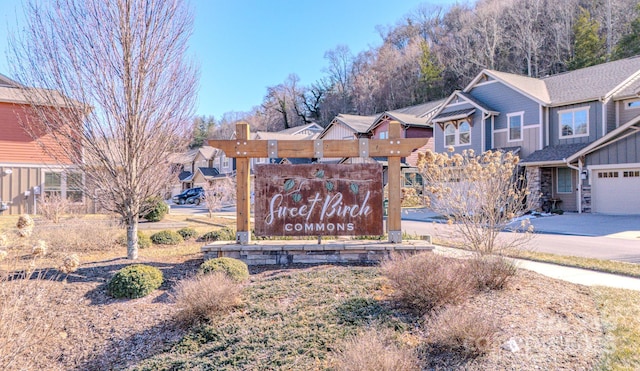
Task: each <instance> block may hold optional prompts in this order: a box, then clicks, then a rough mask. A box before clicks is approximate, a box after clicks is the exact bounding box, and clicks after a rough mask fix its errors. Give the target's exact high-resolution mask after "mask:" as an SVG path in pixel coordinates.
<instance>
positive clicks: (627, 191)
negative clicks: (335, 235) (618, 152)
mask: <svg viewBox="0 0 640 371" xmlns="http://www.w3.org/2000/svg"><path fill="white" fill-rule="evenodd" d="M591 174H592V176H593V184H592V187H591V188H592V189H591V201H592V204H593V211H594V212H597V213H604V214H640V168H629V169H624V168H623V169H602V170H593V171H592V173H591Z"/></svg>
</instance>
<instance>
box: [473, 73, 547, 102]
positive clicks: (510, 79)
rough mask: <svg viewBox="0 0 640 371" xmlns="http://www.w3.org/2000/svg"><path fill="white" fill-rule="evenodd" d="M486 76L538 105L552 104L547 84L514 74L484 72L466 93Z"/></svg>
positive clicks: (474, 80) (476, 78)
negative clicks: (536, 102)
mask: <svg viewBox="0 0 640 371" xmlns="http://www.w3.org/2000/svg"><path fill="white" fill-rule="evenodd" d="M484 75H486V76H489V77H491V78H493V79H495V80H498V81H501V82H503V83H504V84H506V85H507V86H509V87H511V88H512V89H515V90H517V91H519V92H521V93H522V94H524V95H526V96H528V97H530V98H532V99H533V100H536V101H538V103H542V104H549V103H551V98H550V97H549V92H548V91H547V86H546V85H545V83H544V82H543V81H542V80H540V79H536V78H533V77H528V76H522V75H516V74H513V73H507V72H500V71H494V70H483V71H482V72H480V73H479V74H478V76H476V77H475V78H474V79H473V80H472V81H471V82H470V83H469V85H467V87H466V88H464V92H465V93H468V92H470V91H471V90H472V89H473V87H474V86H475V85H476V84H477V83H478V82H479V81H480V80H481V79H482V78H483V77H484Z"/></svg>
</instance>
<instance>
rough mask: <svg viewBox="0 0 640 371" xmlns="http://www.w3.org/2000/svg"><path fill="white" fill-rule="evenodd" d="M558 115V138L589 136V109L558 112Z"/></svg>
mask: <svg viewBox="0 0 640 371" xmlns="http://www.w3.org/2000/svg"><path fill="white" fill-rule="evenodd" d="M558 114H559V115H560V138H573V137H583V136H587V135H589V108H580V109H574V110H566V111H560V112H558Z"/></svg>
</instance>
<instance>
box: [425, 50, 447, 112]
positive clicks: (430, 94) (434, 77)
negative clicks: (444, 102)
mask: <svg viewBox="0 0 640 371" xmlns="http://www.w3.org/2000/svg"><path fill="white" fill-rule="evenodd" d="M420 47H421V49H422V53H421V55H420V85H422V87H423V89H424V98H426V100H433V99H434V98H436V97H441V96H443V95H444V92H443V79H442V72H443V68H442V66H440V64H439V63H438V60H437V59H436V57H435V55H434V54H433V53H432V52H431V48H429V44H428V43H427V42H426V41H422V43H421V45H420Z"/></svg>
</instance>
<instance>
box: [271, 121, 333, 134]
mask: <svg viewBox="0 0 640 371" xmlns="http://www.w3.org/2000/svg"><path fill="white" fill-rule="evenodd" d="M305 130H311V131H314V132H318V133H319V132H321V131H322V130H324V128H323V127H322V126H320V125H318V124H316V123H315V122H312V123H310V124H306V125H300V126H294V127H292V128H289V129H284V130H280V131H278V133H281V134H299V133H300V132H301V131H305Z"/></svg>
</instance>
